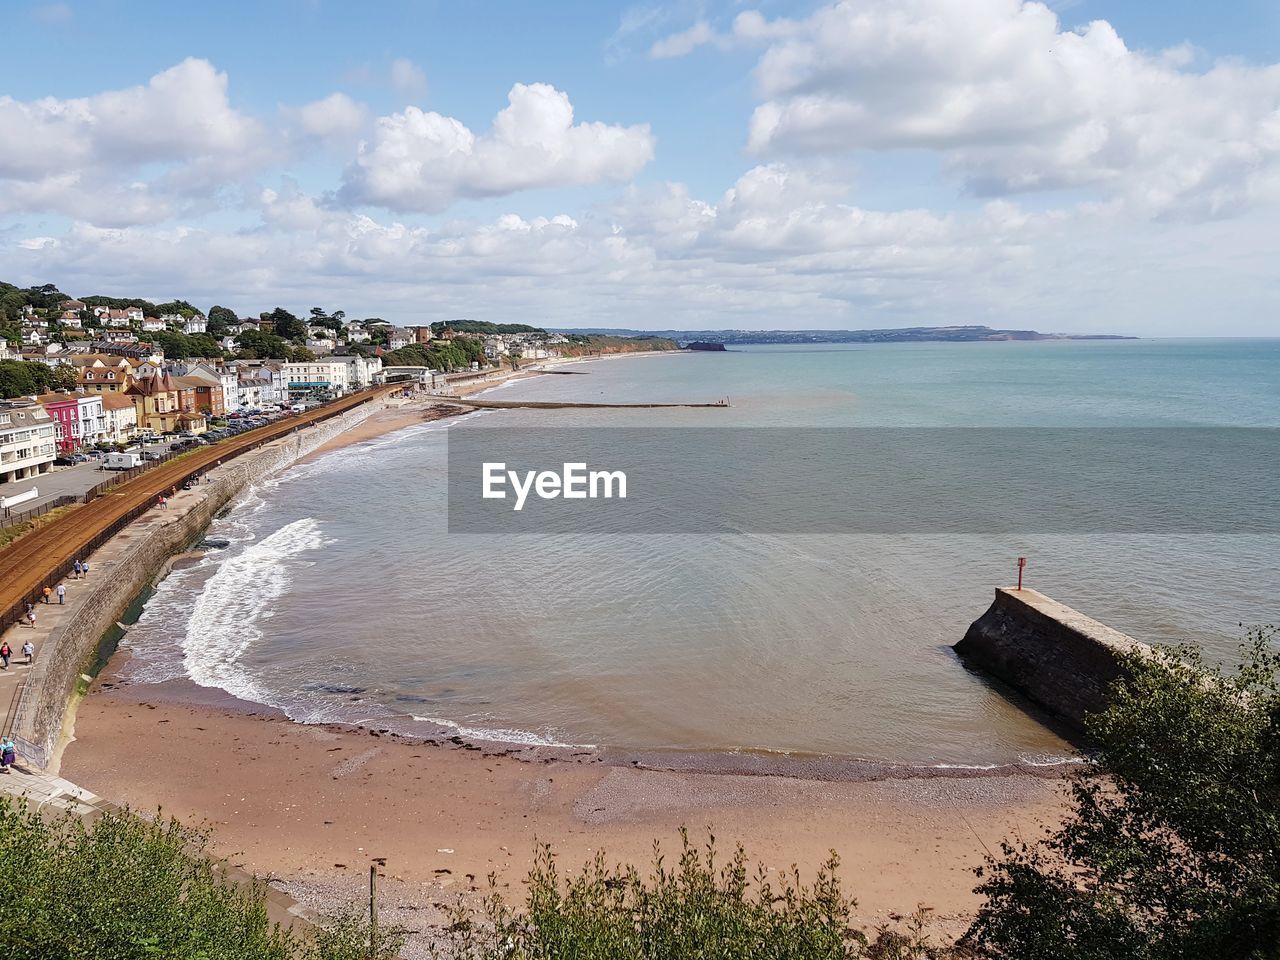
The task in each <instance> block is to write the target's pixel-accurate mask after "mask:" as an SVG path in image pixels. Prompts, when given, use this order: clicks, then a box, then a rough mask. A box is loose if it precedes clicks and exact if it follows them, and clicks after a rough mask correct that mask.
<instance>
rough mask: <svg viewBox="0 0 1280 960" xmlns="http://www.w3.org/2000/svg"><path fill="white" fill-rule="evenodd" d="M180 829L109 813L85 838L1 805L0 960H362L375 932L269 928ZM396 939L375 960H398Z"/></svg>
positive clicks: (260, 907) (339, 925) (255, 894)
mask: <svg viewBox="0 0 1280 960" xmlns="http://www.w3.org/2000/svg"><path fill="white" fill-rule="evenodd" d="M206 844H207V837H206V836H205V834H203V833H202V832H200V831H198V830H194V829H192V828H190V827H185V826H183V825H181V824H179V823H178V822H177V821H175V820H168V821H159V820H157V821H148V820H142V819H140V818H137V817H134V816H132V815H130V814H128V813H108V814H105V815H104V816H102V817H101V818H99V819H98V820H97V821H96V822H94V823H93V825H92V826H90V827H86V826H85V825H84V824H82V823H81V821H80V820H79V819H78V818H75V817H71V816H60V817H57V818H53V819H46V818H44V817H42V816H40V814H39V813H37V812H35V811H33V810H31V809H29V808H28V807H26V805H25V804H20V803H16V802H13V801H10V800H8V799H6V798H0V956H3V957H5V958H6V960H36V958H39V960H60V958H66V960H135V958H136V960H142V958H150V960H154V958H165V960H355V958H365V960H367V958H369V957H370V956H371V953H370V931H369V927H368V924H367V923H365V922H363V921H361V920H357V919H355V918H354V915H352V916H345V917H341V918H337V919H335V920H333V921H331V922H329V923H328V924H327V925H324V926H322V927H320V928H317V929H315V930H313V931H311V932H310V933H308V934H307V935H305V936H297V935H295V934H293V933H291V932H289V931H286V930H281V929H280V928H278V927H277V926H276V925H274V924H271V923H270V922H269V921H268V919H267V910H266V900H265V893H266V890H265V887H264V886H263V885H261V884H257V883H255V884H252V885H247V886H237V885H235V884H233V883H231V882H229V881H228V880H226V879H225V878H224V877H223V876H222V875H221V874H220V873H219V871H218V868H217V866H216V864H215V863H214V862H213V861H211V860H210V859H209V858H208V857H207V856H206V855H205V848H206ZM399 947H400V938H399V936H398V935H397V934H396V932H395V931H390V932H387V933H386V934H383V935H380V936H379V937H377V942H376V943H375V945H374V952H373V954H372V955H375V956H376V957H378V958H389V957H394V956H396V955H397V954H398V952H399Z"/></svg>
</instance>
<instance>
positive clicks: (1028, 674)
mask: <svg viewBox="0 0 1280 960" xmlns="http://www.w3.org/2000/svg"><path fill="white" fill-rule="evenodd" d="M954 649H955V651H956V653H957V654H958V655H959V656H960V657H961V658H962V659H964V660H965V661H966V662H967V663H970V664H973V665H974V666H977V667H979V668H980V669H981V670H983V671H985V672H986V673H988V674H990V675H992V676H994V677H996V678H997V679H999V680H1002V681H1004V682H1005V683H1007V684H1009V686H1011V687H1013V688H1014V689H1015V690H1017V691H1018V692H1019V693H1021V694H1023V695H1024V696H1026V697H1027V698H1028V699H1030V700H1032V701H1034V702H1035V703H1036V704H1038V705H1039V706H1041V707H1043V708H1044V709H1045V710H1047V711H1048V712H1049V713H1050V714H1052V715H1053V716H1054V717H1056V718H1057V719H1059V720H1061V721H1063V722H1064V723H1065V724H1066V725H1067V726H1068V727H1070V728H1071V729H1072V730H1074V731H1077V732H1081V731H1083V730H1084V725H1085V717H1086V716H1087V715H1089V714H1093V713H1100V712H1101V711H1103V710H1105V709H1106V707H1107V703H1108V700H1109V694H1110V687H1111V684H1112V683H1113V682H1115V681H1116V680H1119V679H1121V678H1122V677H1125V676H1127V675H1128V672H1129V671H1128V669H1127V667H1126V662H1127V660H1128V658H1129V657H1131V656H1135V655H1136V656H1139V657H1146V656H1151V655H1152V653H1153V651H1152V649H1151V647H1149V646H1148V645H1147V644H1145V643H1142V642H1140V641H1138V640H1135V639H1134V638H1133V637H1130V636H1128V635H1127V634H1124V633H1121V632H1120V631H1119V630H1114V629H1112V628H1111V627H1108V626H1107V625H1106V624H1105V623H1100V622H1099V621H1097V620H1095V619H1093V618H1092V617H1089V616H1086V615H1085V614H1083V613H1081V612H1080V611H1078V610H1074V609H1072V608H1071V607H1068V606H1067V605H1066V604H1063V603H1059V602H1058V601H1057V600H1054V599H1052V598H1051V597H1046V596H1045V595H1044V594H1042V593H1039V592H1037V591H1035V590H1031V589H1028V588H1016V589H1015V588H1006V587H997V588H996V595H995V599H994V600H993V601H992V603H991V606H990V607H989V608H988V609H987V612H986V613H984V614H983V615H982V616H981V617H979V618H978V619H977V620H975V621H974V622H973V625H972V626H970V627H969V630H968V632H967V633H966V634H965V635H964V638H963V639H962V640H961V641H960V642H959V643H957V644H956V645H955V647H954Z"/></svg>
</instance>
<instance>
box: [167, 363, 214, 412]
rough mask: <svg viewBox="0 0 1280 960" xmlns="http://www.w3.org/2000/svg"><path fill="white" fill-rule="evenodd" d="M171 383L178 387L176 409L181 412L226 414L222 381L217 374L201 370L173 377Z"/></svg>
mask: <svg viewBox="0 0 1280 960" xmlns="http://www.w3.org/2000/svg"><path fill="white" fill-rule="evenodd" d="M173 383H174V385H175V386H176V387H177V388H178V409H179V410H180V411H182V412H183V413H203V414H204V415H205V416H207V417H221V416H223V415H225V414H226V412H227V408H226V405H225V403H224V402H223V397H222V381H221V380H220V379H219V378H218V377H217V375H215V374H210V373H208V372H207V371H203V370H202V371H200V372H199V373H195V372H193V373H189V374H187V375H186V376H177V377H174V378H173Z"/></svg>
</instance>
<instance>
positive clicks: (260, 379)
mask: <svg viewBox="0 0 1280 960" xmlns="http://www.w3.org/2000/svg"><path fill="white" fill-rule="evenodd" d="M282 366H283V364H282V363H281V362H280V361H278V360H266V361H262V360H237V361H236V362H235V370H236V372H237V374H238V376H239V381H238V383H237V391H238V394H239V398H240V408H241V409H242V410H262V409H265V408H267V407H276V406H279V405H280V404H282V403H284V402H285V401H287V400H288V399H289V390H288V387H287V385H286V384H285V381H284V374H283V373H282V371H281V367H282Z"/></svg>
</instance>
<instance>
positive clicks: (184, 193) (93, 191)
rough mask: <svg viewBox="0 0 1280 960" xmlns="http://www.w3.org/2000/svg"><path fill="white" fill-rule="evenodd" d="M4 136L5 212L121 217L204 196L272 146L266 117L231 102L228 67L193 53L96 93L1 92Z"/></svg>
mask: <svg viewBox="0 0 1280 960" xmlns="http://www.w3.org/2000/svg"><path fill="white" fill-rule="evenodd" d="M0 138H2V139H3V141H4V149H3V150H0V210H5V211H19V210H38V209H46V210H54V211H57V212H61V213H65V214H68V215H70V216H76V217H81V218H93V219H96V220H98V221H99V222H105V223H112V224H117V225H119V224H126V223H135V222H142V221H144V220H148V219H162V218H164V217H166V216H169V215H171V214H172V213H173V212H174V210H175V209H177V208H179V207H182V206H184V205H185V204H186V203H187V202H188V201H189V200H190V199H191V197H192V196H193V195H199V196H203V197H206V198H207V197H208V196H210V195H211V194H212V193H214V192H216V190H217V189H219V188H220V187H221V186H222V185H223V184H225V183H227V182H228V181H229V180H232V179H236V178H239V177H242V176H244V175H246V174H248V173H249V172H251V171H252V170H254V169H255V168H256V167H258V166H259V165H261V164H262V163H263V162H264V161H265V159H266V158H267V157H268V156H269V152H270V151H269V145H268V143H267V141H266V133H265V131H264V130H263V128H262V127H261V125H260V124H259V123H258V122H257V121H256V120H254V119H252V118H251V117H248V116H246V115H245V114H242V113H240V112H239V111H237V110H236V109H235V108H233V107H232V106H231V103H230V101H229V99H228V97H227V77H226V74H224V73H219V72H218V71H217V70H216V69H214V67H213V65H212V64H210V63H208V62H207V61H205V60H196V59H187V60H184V61H182V62H181V63H179V64H178V65H177V66H174V67H171V68H170V69H168V70H165V71H163V72H162V73H158V74H156V75H155V76H154V77H152V78H151V79H150V81H148V82H147V83H146V84H145V85H142V86H136V87H130V88H127V89H124V90H111V91H107V92H104V93H99V94H95V95H93V96H90V97H77V98H73V99H67V100H59V99H56V98H54V97H46V98H43V99H40V100H32V101H20V100H15V99H14V98H12V97H9V96H0Z"/></svg>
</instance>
